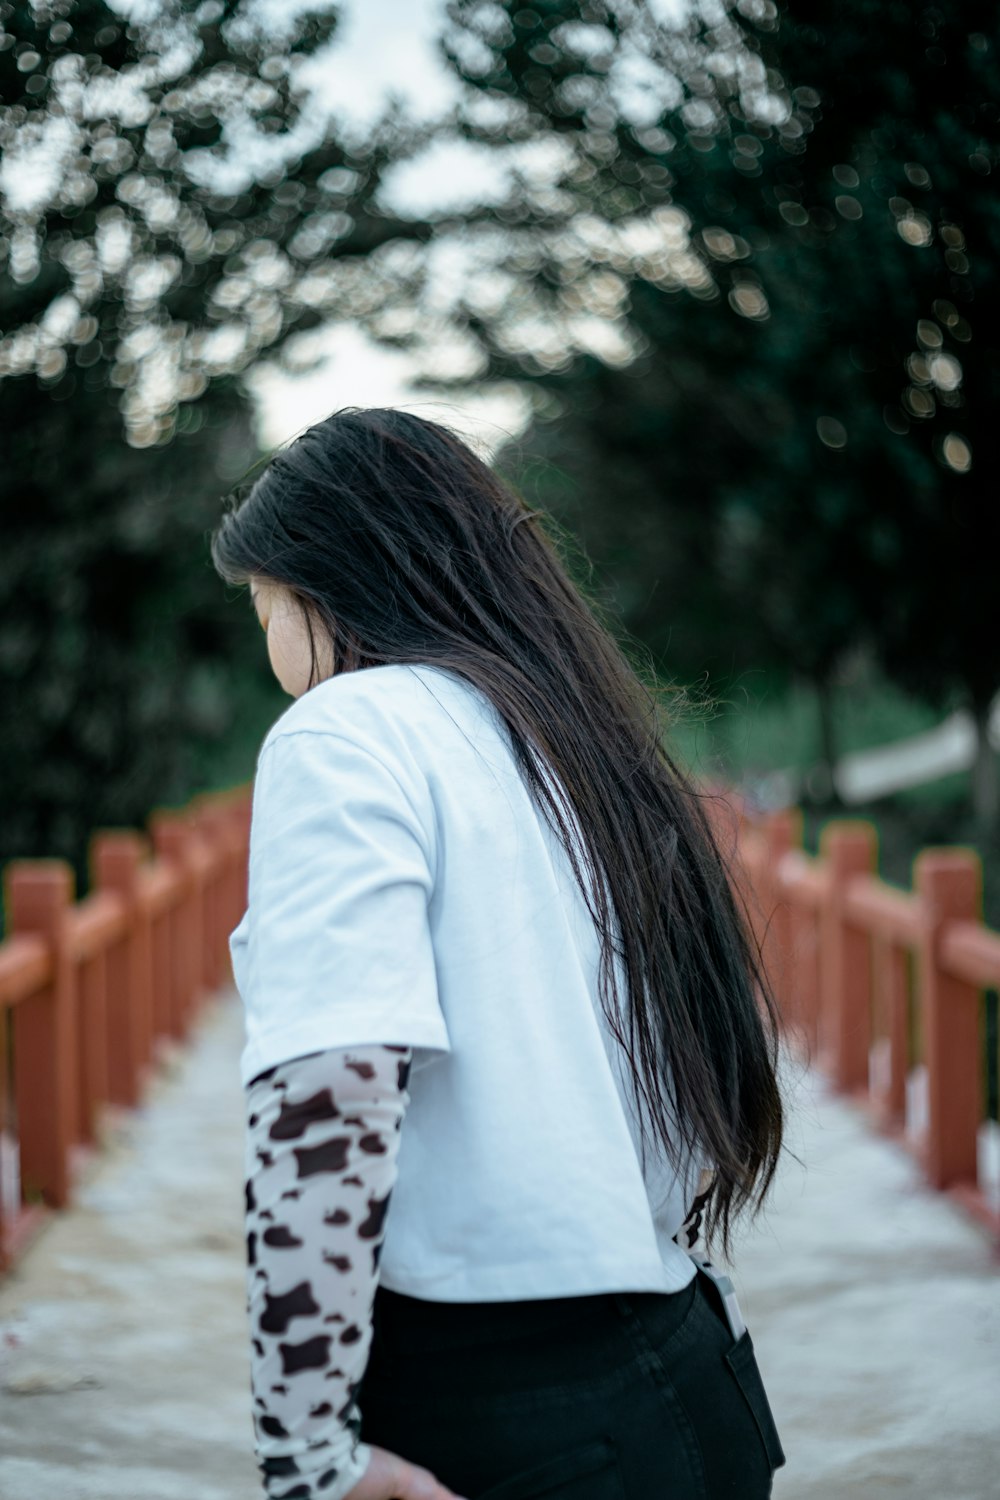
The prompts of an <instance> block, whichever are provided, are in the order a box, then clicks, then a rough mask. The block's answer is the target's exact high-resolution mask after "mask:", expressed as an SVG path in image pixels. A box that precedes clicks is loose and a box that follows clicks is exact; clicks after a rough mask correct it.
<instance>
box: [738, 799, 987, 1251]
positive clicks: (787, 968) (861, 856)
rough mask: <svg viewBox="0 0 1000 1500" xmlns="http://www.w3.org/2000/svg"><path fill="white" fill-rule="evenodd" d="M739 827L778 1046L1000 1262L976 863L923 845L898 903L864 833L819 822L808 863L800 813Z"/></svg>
mask: <svg viewBox="0 0 1000 1500" xmlns="http://www.w3.org/2000/svg"><path fill="white" fill-rule="evenodd" d="M738 829H739V831H738V840H739V854H740V859H741V863H742V867H743V869H744V871H745V873H746V877H747V881H748V887H749V890H750V891H751V892H752V900H751V910H752V912H753V914H754V921H755V926H756V927H757V936H758V938H759V939H760V940H761V942H762V946H763V950H764V956H765V960H766V965H767V970H768V975H769V978H770V980H771V982H772V985H773V987H774V991H775V995H776V998H777V1001H778V1004H779V1007H780V1009H781V1013H782V1021H783V1030H784V1032H785V1034H786V1036H787V1038H788V1040H789V1041H790V1042H791V1043H792V1045H793V1046H796V1045H797V1046H798V1047H799V1049H800V1050H801V1051H802V1053H803V1054H804V1055H806V1056H808V1058H809V1059H810V1061H812V1062H813V1063H814V1064H815V1065H816V1066H817V1067H818V1068H819V1070H820V1071H821V1072H822V1073H823V1074H825V1075H826V1077H827V1078H828V1079H829V1080H830V1081H831V1083H832V1084H833V1086H834V1087H835V1088H836V1089H837V1090H838V1091H839V1092H840V1093H842V1094H844V1095H846V1096H848V1097H850V1098H851V1099H852V1100H853V1101H854V1102H855V1103H857V1104H859V1105H860V1106H862V1107H863V1108H864V1109H865V1110H866V1112H867V1114H868V1116H869V1118H870V1120H871V1122H872V1124H873V1125H874V1126H875V1127H876V1128H877V1129H879V1130H880V1131H882V1132H883V1133H885V1134H888V1135H890V1136H892V1137H894V1138H895V1139H897V1140H898V1141H899V1143H900V1144H901V1145H902V1146H904V1147H905V1148H906V1149H908V1150H909V1151H910V1152H911V1153H912V1154H913V1156H914V1157H915V1158H916V1160H917V1161H918V1162H919V1164H920V1166H921V1168H922V1170H923V1172H924V1174H925V1176H926V1178H927V1180H928V1182H929V1183H930V1184H931V1185H932V1186H933V1187H935V1188H938V1189H941V1190H942V1191H945V1192H947V1193H949V1194H950V1195H951V1196H952V1197H953V1198H954V1199H955V1200H956V1201H957V1202H959V1203H960V1204H961V1205H962V1206H963V1207H964V1208H965V1209H966V1210H968V1211H969V1212H970V1213H971V1214H972V1215H974V1217H975V1218H976V1219H978V1220H979V1221H980V1222H981V1223H982V1224H984V1225H986V1226H987V1228H988V1229H989V1230H990V1231H991V1233H992V1234H993V1236H994V1237H995V1239H996V1243H997V1248H998V1250H1000V1126H998V1124H997V1121H996V1120H995V1119H991V1118H988V1113H987V1078H988V1075H989V1072H990V1069H992V1070H993V1077H994V1080H995V1077H996V1068H997V1056H996V1046H997V1043H996V1038H995V1036H994V1037H992V1038H988V1036H987V1031H986V1028H985V1026H984V1016H985V1013H986V1006H985V1003H984V1001H985V997H986V994H987V992H989V991H995V990H996V988H997V986H998V985H1000V933H998V932H994V931H993V930H991V929H990V928H987V927H986V926H984V924H983V920H982V865H981V860H980V858H979V855H978V854H977V853H976V852H975V850H973V849H969V848H928V849H923V850H921V851H920V853H919V854H918V855H917V856H916V858H915V860H914V865H913V879H914V888H913V889H912V890H909V891H907V890H903V889H900V888H898V887H895V886H892V885H889V884H887V883H886V882H885V881H883V880H881V879H880V878H879V876H878V873H877V850H878V845H877V833H876V829H875V827H874V826H873V825H872V824H871V823H867V822H860V821H855V820H847V819H844V820H834V821H831V822H829V823H827V824H826V825H825V827H824V828H823V830H822V832H821V835H820V847H819V854H818V856H815V857H811V856H810V855H808V854H807V853H805V852H804V850H803V849H802V847H801V845H802V816H801V814H800V813H799V812H798V810H796V809H785V810H783V811H781V812H776V813H771V814H769V815H767V816H765V817H760V818H754V817H752V816H747V815H746V814H745V813H744V814H743V815H742V816H741V817H740V819H739V825H738ZM991 1054H992V1055H991Z"/></svg>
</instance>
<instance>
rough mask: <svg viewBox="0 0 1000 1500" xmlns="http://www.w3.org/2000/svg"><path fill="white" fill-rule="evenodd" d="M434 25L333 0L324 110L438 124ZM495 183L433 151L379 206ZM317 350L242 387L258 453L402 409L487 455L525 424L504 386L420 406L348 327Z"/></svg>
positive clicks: (673, 8) (400, 174)
mask: <svg viewBox="0 0 1000 1500" xmlns="http://www.w3.org/2000/svg"><path fill="white" fill-rule="evenodd" d="M263 3H265V4H266V3H276V4H281V3H283V0H263ZM691 3H692V0H647V4H648V5H649V7H650V10H651V11H652V12H653V14H654V15H655V17H656V18H657V20H659V21H661V22H662V23H664V24H666V25H668V26H669V25H678V24H680V23H681V22H683V20H684V18H685V16H686V14H687V12H688V10H689V8H690V5H691ZM702 3H703V4H705V3H707V0H702ZM443 23H444V0H342V3H341V20H340V24H339V27H338V30H337V35H336V39H335V42H334V44H333V47H332V48H331V52H330V56H329V58H328V59H326V60H325V61H324V63H323V65H322V72H321V74H320V75H319V76H320V79H321V82H320V85H319V86H320V90H321V96H322V97H323V102H324V104H325V105H326V107H328V108H330V109H331V110H332V111H333V113H334V115H335V116H337V117H338V118H339V119H340V120H341V121H343V122H346V123H348V124H349V126H350V128H351V129H354V128H358V129H363V127H364V126H365V125H367V124H370V123H371V122H372V121H373V120H374V119H375V117H376V116H377V115H378V113H379V111H380V110H381V109H382V108H383V107H384V104H385V102H386V100H387V98H388V96H389V94H390V93H394V94H396V95H397V96H399V97H400V98H401V99H403V100H404V101H405V103H406V105H407V108H408V110H409V112H410V113H411V115H412V116H413V118H414V119H418V120H421V119H429V118H433V117H435V116H440V115H441V114H443V113H445V112H446V111H447V109H448V107H449V106H450V105H451V104H452V103H453V102H454V100H455V99H456V97H457V90H458V86H457V84H456V82H455V80H454V79H453V77H452V76H451V75H450V74H449V72H448V71H447V69H446V67H445V65H444V63H443V62H442V61H441V59H440V58H439V57H438V55H437V53H436V50H435V45H434V43H435V38H436V37H437V35H438V34H439V33H440V30H441V27H442V25H443ZM501 183H502V174H501V172H500V171H499V169H498V167H497V166H496V162H495V153H493V154H492V155H491V156H489V158H487V154H486V150H485V148H483V149H481V150H477V149H476V148H475V147H474V146H472V145H470V144H466V143H462V142H458V141H456V142H454V143H449V142H443V143H441V144H440V145H438V146H435V147H434V148H433V149H432V150H431V151H430V152H429V153H427V155H426V156H425V158H424V159H423V160H422V161H420V162H419V163H413V164H406V165H405V166H403V167H402V168H400V169H397V171H396V172H395V173H394V174H393V175H392V177H391V178H387V187H388V188H389V189H390V192H389V193H387V203H391V205H392V207H393V208H396V209H398V210H399V211H400V212H404V213H406V212H408V213H412V214H414V215H417V214H419V213H421V212H423V211H428V210H437V211H441V210H443V209H445V208H447V207H449V206H453V207H455V208H460V207H462V206H465V205H468V204H470V203H474V202H476V201H477V200H478V201H480V202H481V201H482V200H483V198H484V196H485V195H486V194H493V193H496V192H498V191H499V189H500V186H501ZM320 343H321V346H322V348H323V349H325V350H326V351H327V356H328V357H327V359H326V362H325V363H324V364H323V365H322V366H321V368H319V369H318V370H316V371H313V372H311V373H310V374H308V375H305V376H291V375H287V374H284V373H283V372H281V371H278V370H277V369H275V368H274V367H273V366H259V367H258V369H257V370H256V371H255V374H254V377H253V381H252V385H253V390H254V395H255V399H256V400H257V402H258V412H259V431H260V435H261V439H262V441H263V442H264V443H265V445H266V446H268V447H272V446H275V445H277V444H279V443H282V442H285V441H286V440H287V439H288V438H290V437H292V436H294V434H295V433H297V432H299V431H300V430H301V429H302V427H304V426H308V425H309V423H310V422H314V421H318V420H319V419H320V418H321V417H323V416H325V415H326V414H327V413H328V412H330V411H333V410H335V409H336V408H337V407H338V406H342V405H347V404H364V405H371V406H374V405H393V406H400V405H406V406H407V407H408V408H409V409H410V410H413V411H418V412H421V413H423V414H424V415H426V416H428V417H434V418H436V420H439V421H442V422H448V423H449V425H451V426H453V427H456V428H458V429H460V430H461V431H462V432H463V435H464V436H466V437H467V438H471V439H475V440H477V441H478V444H479V446H480V447H481V449H482V450H483V451H484V452H485V453H487V454H488V453H489V452H491V451H492V450H493V449H494V448H495V447H496V446H497V445H498V444H499V443H500V442H501V441H502V440H503V438H504V437H505V436H510V437H517V436H518V435H519V434H520V432H521V431H522V430H523V429H524V427H525V426H526V424H527V421H528V419H529V415H530V408H529V405H528V402H527V399H526V398H525V397H524V396H523V395H521V394H520V393H519V392H518V391H517V388H516V387H515V386H513V385H508V386H507V387H505V388H504V389H501V390H498V391H496V392H495V393H494V394H493V395H491V396H490V397H489V398H485V399H479V398H475V397H472V396H457V395H456V397H455V398H454V400H453V401H452V402H448V403H442V402H440V401H428V399H427V397H426V396H422V395H420V394H419V393H418V392H416V391H414V390H413V389H412V387H411V386H410V385H409V383H408V381H409V376H410V374H411V373H412V366H411V363H410V361H409V360H408V359H407V357H406V355H405V354H403V353H402V352H401V351H399V350H396V349H388V348H380V347H379V346H378V345H377V344H374V343H372V342H371V341H370V340H369V339H367V338H365V336H364V335H363V334H362V333H361V332H360V331H359V330H358V329H357V328H355V327H353V326H352V325H349V324H341V325H336V324H334V325H331V326H330V328H329V330H328V331H326V332H325V333H324V334H323V335H322V336H321V339H320ZM449 413H450V415H449Z"/></svg>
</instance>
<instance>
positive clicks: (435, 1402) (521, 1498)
mask: <svg viewBox="0 0 1000 1500" xmlns="http://www.w3.org/2000/svg"><path fill="white" fill-rule="evenodd" d="M358 1399H359V1403H360V1408H361V1416H362V1427H361V1436H362V1438H363V1439H364V1441H365V1442H368V1443H373V1444H375V1445H377V1446H378V1447H380V1448H388V1449H390V1450H391V1451H392V1452H394V1453H399V1454H401V1455H402V1457H403V1458H406V1459H409V1460H410V1462H411V1463H417V1464H422V1465H424V1467H426V1468H428V1469H431V1470H433V1472H434V1473H435V1474H436V1476H437V1477H438V1479H439V1480H440V1481H441V1482H442V1484H445V1485H447V1486H448V1487H449V1488H450V1489H452V1490H454V1492H455V1493H456V1494H458V1495H462V1496H465V1497H467V1500H486V1497H487V1496H488V1497H489V1500H530V1497H534V1496H539V1497H540V1496H543V1495H544V1496H545V1497H546V1500H722V1497H723V1496H726V1497H730V1500H765V1497H766V1496H769V1495H770V1494H771V1482H772V1474H773V1471H774V1470H775V1469H776V1468H780V1466H781V1465H782V1464H783V1463H784V1462H785V1455H784V1453H783V1451H782V1447H781V1442H780V1440H779V1437H778V1432H777V1429H776V1427H775V1424H774V1419H773V1416H772V1413H771V1409H770V1405H769V1403H768V1399H767V1396H766V1394H765V1391H764V1386H763V1383H762V1381H761V1376H760V1371H759V1369H758V1367H757V1361H756V1357H755V1355H754V1350H753V1342H752V1340H751V1337H750V1334H749V1332H746V1333H744V1334H743V1335H742V1337H741V1338H740V1339H738V1340H734V1339H733V1336H732V1333H731V1331H730V1328H729V1325H728V1323H727V1322H726V1320H725V1315H724V1313H723V1311H722V1307H721V1302H720V1300H719V1296H718V1292H717V1290H716V1287H715V1285H714V1283H713V1282H712V1280H711V1279H710V1278H709V1277H708V1276H706V1275H705V1274H704V1272H703V1271H701V1270H698V1271H697V1273H696V1275H695V1277H694V1280H693V1281H692V1282H690V1283H689V1285H688V1286H686V1287H685V1288H683V1290H682V1291H679V1292H673V1293H660V1292H607V1293H601V1294H599V1295H596V1296H582V1297H560V1298H551V1299H544V1300H527V1301H520V1302H429V1301H425V1300H423V1299H421V1298H416V1297H407V1296H403V1295H402V1294H401V1293H399V1292H392V1291H389V1290H387V1289H386V1288H385V1287H381V1286H380V1287H379V1288H378V1290H377V1292H376V1295H375V1307H374V1329H373V1336H372V1347H371V1353H370V1357H369V1362H368V1367H367V1370H366V1372H365V1378H364V1382H363V1384H362V1387H361V1390H360V1391H359V1393H358Z"/></svg>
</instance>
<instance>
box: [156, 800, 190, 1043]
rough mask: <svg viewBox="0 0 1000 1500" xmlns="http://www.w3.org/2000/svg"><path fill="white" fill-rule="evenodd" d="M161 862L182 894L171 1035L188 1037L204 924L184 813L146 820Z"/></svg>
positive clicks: (161, 813)
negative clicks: (172, 873) (171, 870)
mask: <svg viewBox="0 0 1000 1500" xmlns="http://www.w3.org/2000/svg"><path fill="white" fill-rule="evenodd" d="M146 823H147V826H148V828H149V830H150V833H151V835H152V838H153V848H154V849H155V851H156V855H157V858H158V859H162V860H164V861H165V862H166V863H167V864H169V865H171V866H172V867H173V868H174V870H175V871H176V872H177V876H178V879H179V880H180V881H181V894H180V898H179V900H178V902H177V905H176V906H175V908H174V912H173V919H172V921H171V929H172V931H173V935H174V952H173V955H172V968H171V977H172V990H173V993H172V997H171V1008H170V1009H171V1033H172V1035H174V1036H175V1037H179V1038H183V1037H185V1036H186V1035H187V1033H188V1030H189V1028H190V1025H191V1020H192V1017H193V1014H194V1010H195V1003H196V1000H197V997H198V991H199V973H200V968H201V957H200V955H201V942H202V938H201V924H200V921H199V913H198V910H197V907H198V898H197V894H196V889H195V884H196V873H195V868H194V866H195V863H196V860H195V857H194V853H193V849H192V844H193V841H194V840H195V833H194V831H193V829H192V828H191V825H190V823H189V821H188V819H187V818H186V816H185V815H184V814H183V813H177V812H172V811H170V810H169V809H167V808H157V809H155V810H154V811H153V812H152V813H151V814H150V816H149V817H148V818H147V819H146Z"/></svg>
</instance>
